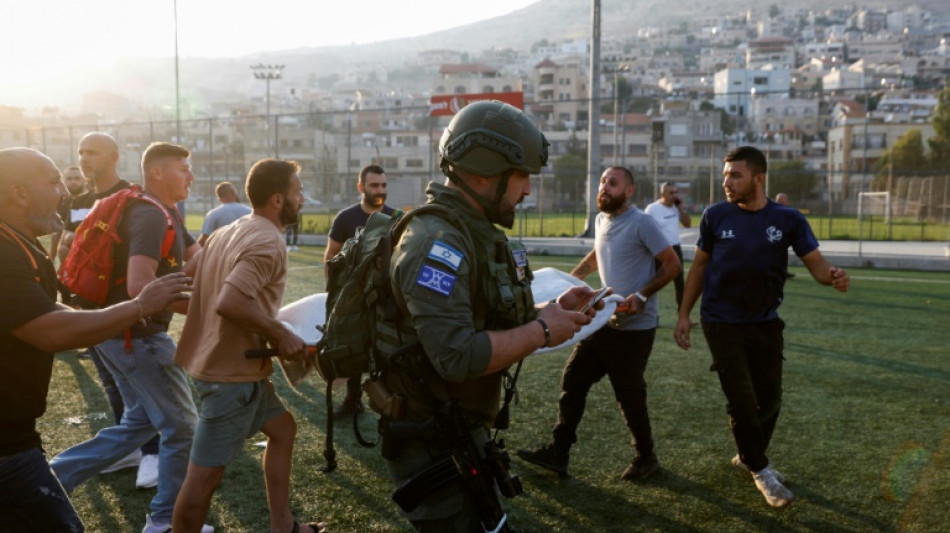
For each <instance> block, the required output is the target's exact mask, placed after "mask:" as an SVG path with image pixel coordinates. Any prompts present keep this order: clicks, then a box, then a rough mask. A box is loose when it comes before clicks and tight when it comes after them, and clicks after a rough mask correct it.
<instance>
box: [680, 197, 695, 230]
mask: <svg viewBox="0 0 950 533" xmlns="http://www.w3.org/2000/svg"><path fill="white" fill-rule="evenodd" d="M676 210H677V211H679V215H680V224H682V225H683V227H684V228H688V227H690V226H691V225H692V224H693V220H692V219H691V218H689V215H687V214H686V211H684V210H683V202H682V201H679V200H677V202H676Z"/></svg>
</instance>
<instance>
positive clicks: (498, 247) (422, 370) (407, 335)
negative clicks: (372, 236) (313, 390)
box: [377, 217, 537, 419]
mask: <svg viewBox="0 0 950 533" xmlns="http://www.w3.org/2000/svg"><path fill="white" fill-rule="evenodd" d="M420 218H423V217H420ZM469 229H473V228H471V226H470V227H469ZM483 233H485V232H478V230H477V229H475V232H473V234H472V235H471V238H472V242H471V246H470V250H472V251H473V252H474V262H473V264H472V273H471V278H470V286H471V289H472V295H471V301H472V304H473V314H474V318H473V323H474V326H475V330H476V331H484V330H506V329H511V328H514V327H517V326H520V325H522V324H525V323H527V322H529V321H531V320H533V319H534V318H535V316H536V314H537V312H536V310H535V308H534V297H533V295H532V292H531V281H532V280H533V279H534V274H533V273H532V272H531V269H530V266H529V264H528V255H527V251H526V250H525V248H524V246H523V245H521V244H520V243H517V242H512V241H507V240H498V239H499V233H497V232H492V233H491V234H483ZM502 239H503V237H502ZM380 312H382V311H380ZM392 318H393V317H384V316H378V320H377V349H378V352H379V356H380V357H379V360H380V361H381V364H382V366H383V367H384V368H382V369H381V370H382V374H383V378H382V379H383V380H384V382H385V383H386V385H387V387H388V388H389V390H391V391H392V392H393V393H399V394H402V395H403V396H405V397H406V398H407V400H408V402H409V404H408V407H409V416H410V417H412V418H425V417H426V416H428V414H429V412H430V411H431V410H433V409H435V408H437V407H438V406H439V405H441V404H442V403H443V402H445V401H446V400H448V398H444V397H443V396H445V395H446V394H448V395H449V396H452V397H455V396H456V394H457V395H458V396H461V398H460V400H461V401H462V402H464V403H470V402H466V398H465V397H466V396H467V397H468V400H470V401H474V402H476V403H478V404H479V405H478V406H474V407H473V410H475V411H479V412H481V413H483V414H484V416H485V417H486V419H493V418H494V414H493V413H494V412H497V409H498V401H497V399H498V395H499V394H500V390H501V379H502V376H501V374H500V373H499V374H495V375H492V376H482V377H480V378H477V379H476V380H474V383H468V384H452V385H450V386H446V382H445V381H444V380H443V379H442V378H441V377H440V376H439V375H438V374H437V373H436V371H435V369H434V368H433V367H432V364H431V363H430V362H429V359H428V358H427V357H426V356H425V354H424V353H423V352H422V347H421V345H420V344H419V342H418V337H417V335H416V332H415V330H414V329H413V328H412V325H411V324H412V319H411V317H409V316H408V313H407V311H406V310H405V309H402V310H401V316H400V317H399V318H398V324H397V323H394V322H393V321H392ZM475 389H477V390H478V391H480V392H481V394H477V393H475ZM444 391H447V393H446V392H444ZM470 407H472V406H470Z"/></svg>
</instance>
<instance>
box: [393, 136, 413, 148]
mask: <svg viewBox="0 0 950 533" xmlns="http://www.w3.org/2000/svg"><path fill="white" fill-rule="evenodd" d="M396 146H419V137H416V136H415V135H397V136H396Z"/></svg>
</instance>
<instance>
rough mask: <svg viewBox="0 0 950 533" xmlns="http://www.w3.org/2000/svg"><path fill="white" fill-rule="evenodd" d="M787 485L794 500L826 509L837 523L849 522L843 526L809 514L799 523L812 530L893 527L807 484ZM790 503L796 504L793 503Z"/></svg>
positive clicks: (884, 528) (875, 529) (869, 529)
mask: <svg viewBox="0 0 950 533" xmlns="http://www.w3.org/2000/svg"><path fill="white" fill-rule="evenodd" d="M788 486H789V488H790V489H791V490H792V492H793V493H794V494H795V499H796V501H799V502H804V503H805V504H808V505H814V506H816V507H821V508H822V509H824V510H825V511H827V512H828V513H829V515H830V516H834V517H835V520H836V521H837V522H838V523H839V524H840V523H842V522H844V521H845V520H847V521H849V522H850V524H849V525H848V526H847V527H845V526H841V525H837V524H834V523H830V522H828V521H826V520H816V519H814V517H813V516H811V515H810V518H811V519H808V518H805V519H802V520H801V521H800V522H799V523H800V524H801V525H803V526H805V527H807V528H809V529H810V530H812V531H820V532H822V533H824V532H826V531H827V532H832V531H841V532H845V531H887V530H890V529H892V528H893V527H894V526H893V524H889V523H884V522H881V521H880V520H878V519H876V518H874V517H872V516H868V515H866V514H863V513H860V512H858V511H856V510H855V509H854V508H853V507H851V506H849V505H846V504H842V503H841V502H836V501H834V500H831V499H829V498H827V497H826V496H825V495H824V494H820V493H817V492H814V491H812V490H811V489H809V488H808V487H807V486H802V485H798V484H793V483H789V485H788ZM792 505H796V504H794V503H793V504H792ZM797 505H802V503H798V504H797Z"/></svg>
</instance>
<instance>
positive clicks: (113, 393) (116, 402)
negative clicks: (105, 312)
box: [89, 346, 158, 455]
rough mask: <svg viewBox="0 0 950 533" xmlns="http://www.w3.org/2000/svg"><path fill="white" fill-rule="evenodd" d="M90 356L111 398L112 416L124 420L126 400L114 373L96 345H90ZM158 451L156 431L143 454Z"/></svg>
mask: <svg viewBox="0 0 950 533" xmlns="http://www.w3.org/2000/svg"><path fill="white" fill-rule="evenodd" d="M89 358H90V359H92V364H93V366H95V367H96V374H97V375H98V376H99V383H100V384H101V385H102V390H104V391H105V392H106V398H107V399H108V400H109V407H110V408H111V409H112V416H114V417H115V423H116V424H119V423H120V422H122V413H124V412H125V402H123V401H122V395H121V394H120V393H119V388H118V387H116V385H115V379H114V378H113V377H112V373H111V372H109V369H108V368H106V365H105V363H103V362H102V356H101V355H99V351H98V350H96V347H95V346H90V347H89ZM157 453H158V434H157V433H156V434H155V436H154V437H152V439H151V440H149V441H148V442H146V443H145V444H144V445H142V454H143V455H155V454H157Z"/></svg>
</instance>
